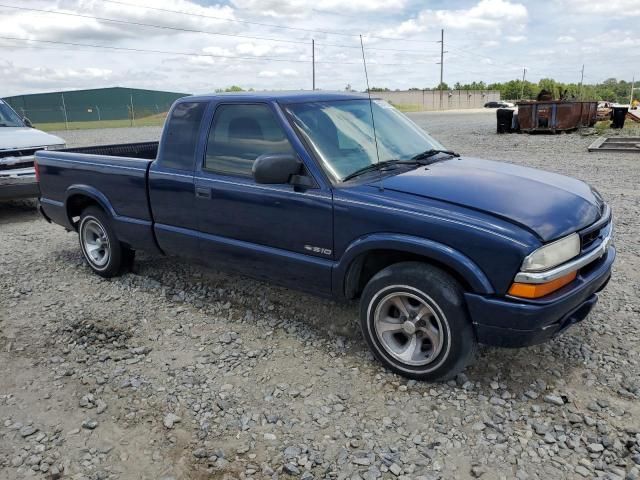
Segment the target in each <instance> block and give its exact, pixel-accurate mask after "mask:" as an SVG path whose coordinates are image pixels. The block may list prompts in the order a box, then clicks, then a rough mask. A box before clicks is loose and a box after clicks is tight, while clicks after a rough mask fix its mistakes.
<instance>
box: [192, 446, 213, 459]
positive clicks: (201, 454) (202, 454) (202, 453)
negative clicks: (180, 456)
mask: <svg viewBox="0 0 640 480" xmlns="http://www.w3.org/2000/svg"><path fill="white" fill-rule="evenodd" d="M193 456H194V457H196V458H207V457H208V456H209V453H208V452H207V451H206V450H205V449H204V448H197V449H195V450H194V451H193Z"/></svg>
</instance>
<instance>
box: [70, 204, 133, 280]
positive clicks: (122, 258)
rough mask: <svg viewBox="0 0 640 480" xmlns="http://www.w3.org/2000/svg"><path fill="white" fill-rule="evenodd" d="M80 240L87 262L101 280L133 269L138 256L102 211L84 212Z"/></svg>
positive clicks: (80, 227) (90, 208)
mask: <svg viewBox="0 0 640 480" xmlns="http://www.w3.org/2000/svg"><path fill="white" fill-rule="evenodd" d="M78 238H79V240H80V249H81V250H82V255H83V256H84V259H85V260H86V262H87V264H88V265H89V267H91V270H93V271H94V272H95V273H97V274H98V275H100V276H101V277H105V278H111V277H115V276H117V275H119V274H121V273H122V272H123V271H124V270H126V269H128V268H130V267H131V264H132V262H133V256H134V253H135V252H134V251H133V250H130V249H128V248H126V247H124V246H123V245H122V244H121V243H120V241H119V240H118V237H116V234H115V231H114V230H113V227H112V226H111V222H110V221H109V217H108V216H107V215H106V214H105V213H104V211H103V210H101V209H100V208H98V207H87V208H85V209H84V210H83V211H82V214H80V224H79V226H78Z"/></svg>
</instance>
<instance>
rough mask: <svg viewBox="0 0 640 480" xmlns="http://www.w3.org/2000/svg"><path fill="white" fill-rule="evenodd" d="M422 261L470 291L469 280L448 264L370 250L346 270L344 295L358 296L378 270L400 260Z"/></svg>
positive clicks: (415, 256)
mask: <svg viewBox="0 0 640 480" xmlns="http://www.w3.org/2000/svg"><path fill="white" fill-rule="evenodd" d="M411 261H414V262H423V263H428V264H430V265H433V266H435V267H438V268H440V269H441V270H443V271H445V272H447V273H448V274H449V275H451V276H452V277H453V278H455V279H456V280H457V281H458V283H460V285H462V288H463V289H464V290H465V291H471V290H472V289H471V286H470V285H469V282H467V281H466V280H465V278H464V277H462V275H460V274H459V273H458V272H456V271H455V270H453V269H452V268H451V267H449V266H448V265H446V264H444V263H442V262H439V261H437V260H434V259H432V258H429V257H425V256H423V255H418V254H415V253H411V252H403V251H400V250H371V251H369V252H365V253H363V254H361V255H360V256H358V257H357V258H356V259H355V260H353V262H351V265H350V266H349V269H348V270H347V275H346V278H345V285H344V290H345V295H346V297H347V298H349V299H354V298H358V297H359V296H360V294H361V293H362V291H363V290H364V287H365V285H366V284H367V283H368V282H369V280H371V278H372V277H373V276H374V275H375V274H376V273H378V272H379V271H380V270H382V269H384V268H387V267H388V266H389V265H393V264H395V263H400V262H411Z"/></svg>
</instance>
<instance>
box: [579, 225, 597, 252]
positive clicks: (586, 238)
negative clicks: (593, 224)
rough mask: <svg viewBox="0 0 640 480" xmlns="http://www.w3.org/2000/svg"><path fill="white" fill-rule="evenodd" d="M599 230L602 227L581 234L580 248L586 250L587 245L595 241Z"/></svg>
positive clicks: (589, 245)
mask: <svg viewBox="0 0 640 480" xmlns="http://www.w3.org/2000/svg"><path fill="white" fill-rule="evenodd" d="M601 231H602V228H599V229H597V230H593V231H592V232H588V233H585V234H583V235H582V238H581V239H580V240H581V242H582V250H588V249H589V247H591V246H592V245H593V244H594V243H595V242H596V240H598V237H599V236H600V232H601Z"/></svg>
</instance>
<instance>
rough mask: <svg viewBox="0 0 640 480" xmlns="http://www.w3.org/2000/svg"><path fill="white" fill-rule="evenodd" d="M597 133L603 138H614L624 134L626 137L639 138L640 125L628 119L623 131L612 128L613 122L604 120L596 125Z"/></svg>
mask: <svg viewBox="0 0 640 480" xmlns="http://www.w3.org/2000/svg"><path fill="white" fill-rule="evenodd" d="M595 129H596V132H597V133H598V135H601V136H613V135H620V134H623V135H625V136H639V135H640V123H636V122H634V121H633V120H630V119H628V118H627V119H626V120H625V122H624V127H623V128H622V129H621V130H616V129H613V128H611V120H603V121H601V122H598V123H596V125H595Z"/></svg>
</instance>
